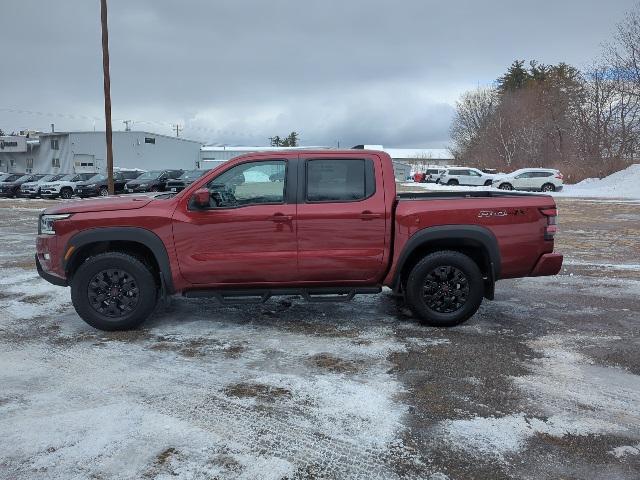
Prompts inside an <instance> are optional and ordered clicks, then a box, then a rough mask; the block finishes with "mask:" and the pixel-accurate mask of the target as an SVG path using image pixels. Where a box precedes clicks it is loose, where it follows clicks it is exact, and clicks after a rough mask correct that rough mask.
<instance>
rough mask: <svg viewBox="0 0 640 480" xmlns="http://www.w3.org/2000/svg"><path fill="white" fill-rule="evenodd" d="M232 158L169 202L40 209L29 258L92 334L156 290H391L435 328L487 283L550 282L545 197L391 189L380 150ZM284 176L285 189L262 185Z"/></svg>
mask: <svg viewBox="0 0 640 480" xmlns="http://www.w3.org/2000/svg"><path fill="white" fill-rule="evenodd" d="M272 153H273V156H267V155H265V154H264V153H255V154H248V155H243V156H240V157H237V158H234V159H232V160H229V161H228V162H226V163H225V165H224V166H222V167H221V168H218V169H216V170H214V171H211V172H209V173H207V174H206V175H204V176H203V177H201V178H199V179H198V180H196V181H195V182H193V183H192V184H191V185H189V186H188V187H187V188H185V189H184V190H183V191H182V192H178V193H176V194H175V195H157V196H149V197H140V196H136V197H130V196H124V195H123V196H116V197H110V198H107V199H104V200H85V201H76V202H68V203H64V204H60V205H58V206H55V207H53V208H48V209H47V210H45V211H44V213H43V214H41V216H40V219H39V228H38V237H37V241H36V265H37V268H38V272H39V274H40V275H41V276H42V277H43V278H44V279H45V280H48V281H49V282H51V283H53V284H55V285H62V286H67V285H69V286H70V287H71V299H72V302H73V305H74V307H75V309H76V311H77V312H78V314H79V315H80V317H82V318H83V319H84V320H85V321H86V322H87V323H89V324H90V325H92V326H94V327H96V328H99V329H102V330H122V329H130V328H135V327H137V326H139V325H140V324H141V323H142V322H143V321H144V320H145V319H146V318H147V317H149V316H150V315H151V314H152V312H153V311H154V309H155V306H156V303H157V302H158V301H159V299H160V298H161V297H162V296H163V295H165V294H174V293H179V294H182V295H184V296H187V297H214V298H217V299H218V300H219V301H220V302H222V303H224V304H227V303H234V302H244V303H247V302H256V301H257V302H264V301H266V300H267V299H269V298H270V297H271V296H273V295H299V296H301V297H303V298H304V299H307V300H318V301H329V300H332V299H333V300H343V301H344V300H350V299H351V298H353V296H354V295H355V294H374V293H380V292H381V291H382V287H383V286H388V287H390V288H391V289H392V290H393V291H395V292H396V293H397V294H398V295H403V296H404V298H405V300H406V302H407V304H408V306H409V307H410V308H411V309H412V311H413V313H414V314H415V315H416V316H417V317H418V318H419V319H421V320H422V321H423V322H425V323H427V324H429V325H434V326H451V325H456V324H459V323H461V322H463V321H465V320H466V319H467V318H469V317H470V316H472V315H473V314H474V313H475V312H476V310H477V309H478V307H479V306H480V303H481V302H482V299H483V297H485V298H488V299H492V298H493V295H494V288H495V282H496V281H497V280H499V279H505V278H516V277H528V276H540V275H555V274H557V273H558V272H559V271H560V268H561V266H562V255H560V254H558V253H554V252H553V249H554V235H555V232H556V215H557V210H556V204H555V202H554V199H553V197H551V196H549V195H534V194H527V193H514V192H501V191H490V192H489V191H476V192H468V191H462V192H459V193H457V192H449V193H448V195H447V196H446V197H444V198H443V195H442V192H421V193H398V192H397V191H396V182H395V175H394V171H393V163H392V160H391V157H389V155H388V154H386V153H384V152H374V151H362V150H359V151H354V150H343V151H340V150H309V151H305V152H304V155H303V156H301V158H298V156H299V155H300V152H297V151H290V150H287V151H278V152H272ZM279 170H284V171H286V182H278V181H276V182H274V181H271V180H270V178H269V175H266V174H265V172H269V174H272V173H273V172H274V171H279Z"/></svg>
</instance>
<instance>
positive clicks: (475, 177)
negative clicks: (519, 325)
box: [436, 167, 495, 187]
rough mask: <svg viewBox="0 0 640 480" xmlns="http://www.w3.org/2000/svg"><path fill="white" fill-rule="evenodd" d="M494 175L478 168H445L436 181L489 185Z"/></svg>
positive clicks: (444, 183)
mask: <svg viewBox="0 0 640 480" xmlns="http://www.w3.org/2000/svg"><path fill="white" fill-rule="evenodd" d="M494 176H495V175H491V174H490V173H484V172H483V171H482V170H480V169H478V168H466V167H454V168H445V169H444V171H443V172H442V173H441V174H440V176H439V177H438V180H437V182H436V183H441V184H443V185H450V186H453V185H466V186H473V187H478V186H490V185H491V183H492V182H493V178H494Z"/></svg>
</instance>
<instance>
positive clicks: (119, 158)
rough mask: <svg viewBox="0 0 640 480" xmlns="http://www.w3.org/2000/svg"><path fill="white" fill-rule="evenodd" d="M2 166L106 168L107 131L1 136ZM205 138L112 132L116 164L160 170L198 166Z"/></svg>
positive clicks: (59, 170)
mask: <svg viewBox="0 0 640 480" xmlns="http://www.w3.org/2000/svg"><path fill="white" fill-rule="evenodd" d="M2 145H4V146H5V148H0V171H2V172H18V173H22V172H25V173H85V172H90V173H93V172H95V173H105V172H106V168H107V161H106V158H107V153H106V152H107V147H106V140H105V133H104V132H51V133H40V134H39V137H38V138H37V139H33V138H30V139H27V138H26V137H23V136H20V135H13V136H9V137H2V144H0V147H1V146H2ZM200 147H201V144H200V142H196V141H193V140H187V139H184V138H177V137H170V136H166V135H158V134H156V133H149V132H139V131H135V132H134V131H124V132H123V131H116V132H113V164H114V166H115V167H121V168H138V169H142V170H160V169H164V168H183V169H194V168H197V166H198V162H199V160H200Z"/></svg>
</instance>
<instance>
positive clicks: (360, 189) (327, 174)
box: [306, 159, 375, 202]
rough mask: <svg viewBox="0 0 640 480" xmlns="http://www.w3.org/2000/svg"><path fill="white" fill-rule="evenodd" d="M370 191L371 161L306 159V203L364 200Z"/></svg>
mask: <svg viewBox="0 0 640 480" xmlns="http://www.w3.org/2000/svg"><path fill="white" fill-rule="evenodd" d="M374 192H375V179H374V172H373V162H372V161H371V160H368V159H348V160H347V159H345V160H340V159H336V160H308V161H307V179H306V200H307V202H354V201H359V200H364V199H365V198H368V197H370V196H371V195H373V194H374Z"/></svg>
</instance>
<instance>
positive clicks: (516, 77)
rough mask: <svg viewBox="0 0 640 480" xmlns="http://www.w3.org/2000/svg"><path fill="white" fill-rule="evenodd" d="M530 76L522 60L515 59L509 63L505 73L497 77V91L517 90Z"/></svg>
mask: <svg viewBox="0 0 640 480" xmlns="http://www.w3.org/2000/svg"><path fill="white" fill-rule="evenodd" d="M531 78H532V77H531V74H530V73H529V72H528V71H527V69H526V68H525V66H524V60H516V61H514V62H513V63H512V64H511V66H510V67H509V70H507V73H505V74H504V75H503V76H502V77H500V78H498V91H499V92H500V93H506V92H513V91H515V90H519V89H521V88H523V87H525V86H526V85H527V83H529V81H530V80H531Z"/></svg>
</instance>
